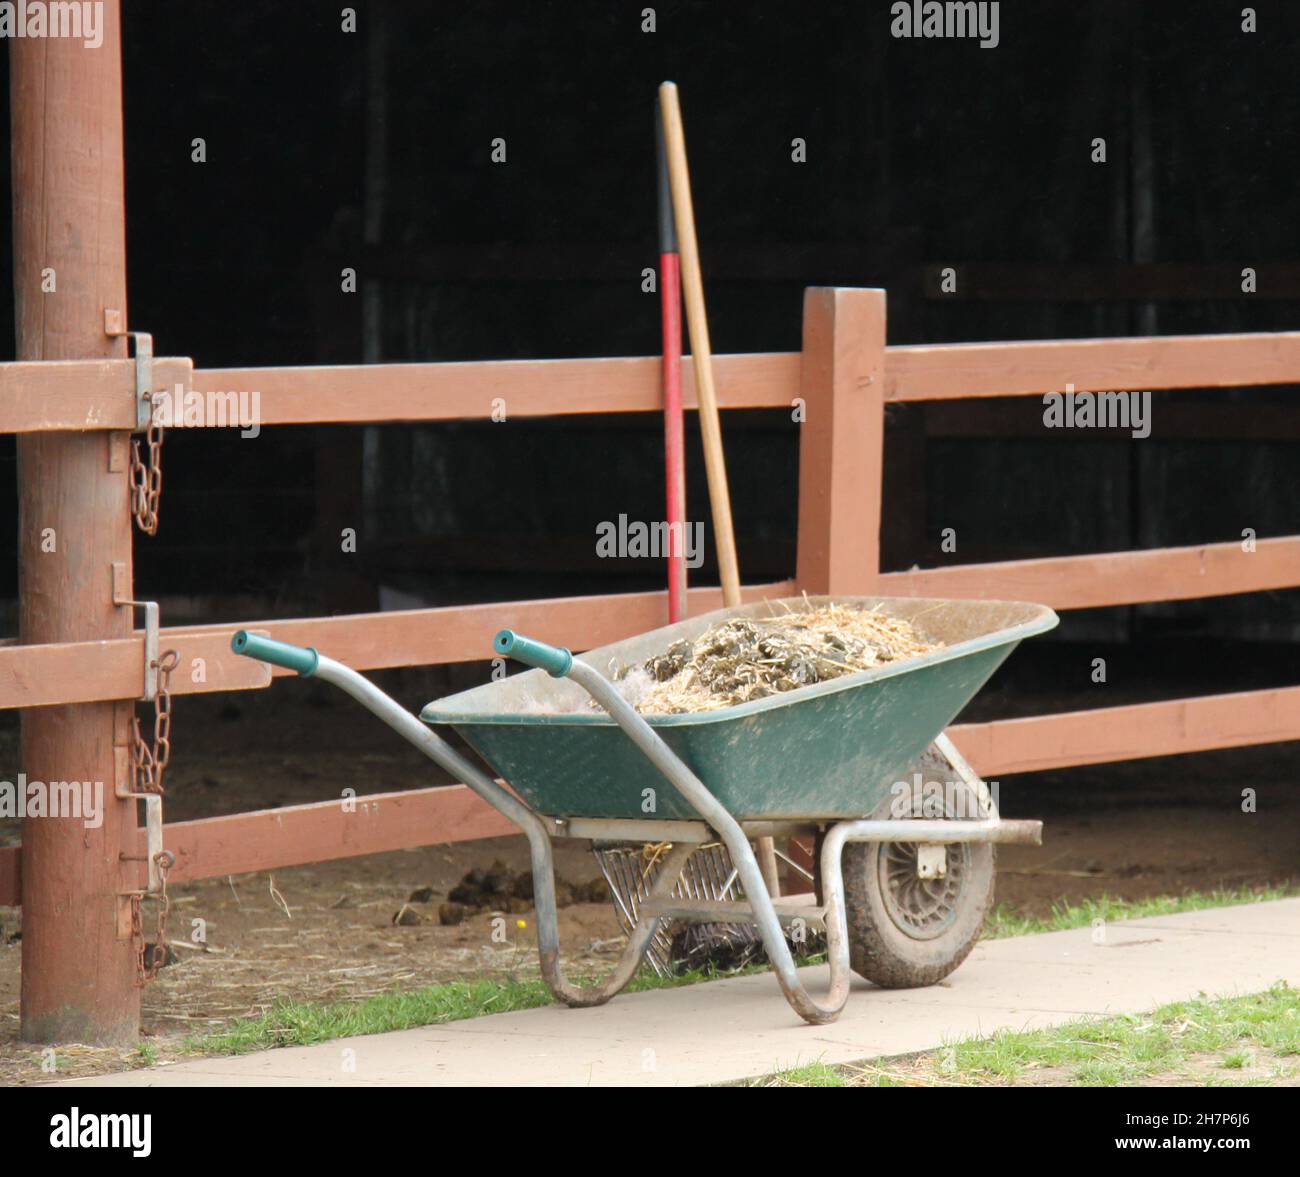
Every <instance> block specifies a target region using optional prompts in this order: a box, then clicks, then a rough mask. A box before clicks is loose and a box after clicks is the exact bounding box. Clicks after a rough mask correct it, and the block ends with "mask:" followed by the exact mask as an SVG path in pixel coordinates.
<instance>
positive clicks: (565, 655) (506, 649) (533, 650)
mask: <svg viewBox="0 0 1300 1177" xmlns="http://www.w3.org/2000/svg"><path fill="white" fill-rule="evenodd" d="M492 648H493V649H494V650H496V652H497V653H498V654H504V655H505V656H506V657H507V658H514V659H515V660H516V661H519V662H522V663H523V664H524V665H525V666H534V667H536V668H537V669H538V670H544V671H546V673H547V674H549V675H550V676H551V677H552V678H563V677H564V676H565V675H566V674H568V673H569V670H570V668H571V667H572V666H573V655H572V654H571V653H570V652H569V651H568V650H566V649H564V647H562V646H548V645H547V644H546V643H545V642H539V641H538V640H537V639H536V638H526V637H524V635H523V634H521V633H515V631H514V630H513V629H503V630H502V631H501V632H500V633H499V634H497V636H496V637H495V638H494V639H493V640H492Z"/></svg>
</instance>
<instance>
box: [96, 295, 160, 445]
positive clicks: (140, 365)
mask: <svg viewBox="0 0 1300 1177" xmlns="http://www.w3.org/2000/svg"><path fill="white" fill-rule="evenodd" d="M123 318H124V316H123V314H122V312H121V311H117V310H105V311H104V334H105V335H108V336H111V337H112V338H114V339H120V338H122V337H123V336H125V337H126V338H127V339H129V340H130V341H131V343H132V345H133V346H134V358H135V429H133V430H132V432H133V433H143V432H144V431H145V430H146V429H148V428H149V422H150V420H151V419H152V417H153V336H152V335H150V334H149V332H147V331H128V330H127V329H126V324H125V323H124V322H123V321H122V320H123Z"/></svg>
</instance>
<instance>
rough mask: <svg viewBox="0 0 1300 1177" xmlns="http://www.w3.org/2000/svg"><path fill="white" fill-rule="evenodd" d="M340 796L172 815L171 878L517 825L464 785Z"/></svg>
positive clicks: (488, 833)
mask: <svg viewBox="0 0 1300 1177" xmlns="http://www.w3.org/2000/svg"><path fill="white" fill-rule="evenodd" d="M347 804H348V805H350V806H352V810H351V812H349V811H348V810H346V809H345V808H344V802H343V801H339V800H334V801H321V802H316V803H313V804H310V805H289V806H285V807H284V808H283V809H270V810H258V811H256V812H253V813H235V814H230V815H228V816H225V817H208V818H201V819H199V820H197V821H184V822H174V823H172V824H170V825H168V826H166V827H165V834H164V844H165V845H166V846H167V848H168V849H169V850H171V851H173V852H174V853H175V854H176V866H175V868H174V869H173V870H172V872H171V878H172V879H173V880H175V881H177V882H184V881H187V880H192V879H212V878H220V877H221V876H223V875H238V874H246V873H247V872H249V871H260V870H279V869H280V868H281V867H286V866H299V865H301V864H303V863H308V862H327V861H329V860H331V859H335V858H353V857H356V856H357V855H361V854H381V853H383V852H385V851H388V850H403V849H405V848H407V847H409V846H434V845H442V844H444V843H448V842H468V841H472V840H474V839H475V838H498V837H502V836H505V835H509V834H518V833H519V832H520V831H519V827H518V826H516V825H514V824H512V823H511V822H509V821H507V820H506V819H505V818H504V817H502V816H501V814H499V813H498V812H497V811H496V810H495V809H493V808H492V807H491V806H490V805H488V804H487V802H485V801H482V800H480V799H479V797H478V796H477V794H475V793H474V792H472V791H471V790H470V789H468V788H466V787H465V786H464V785H446V786H441V787H437V788H430V789H416V790H411V791H408V792H402V793H376V794H372V795H370V796H365V797H357V798H355V799H352V800H350V801H349V802H347ZM139 844H140V846H141V847H143V845H144V832H143V831H141V833H140V843H139Z"/></svg>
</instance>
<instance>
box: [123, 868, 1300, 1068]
mask: <svg viewBox="0 0 1300 1177" xmlns="http://www.w3.org/2000/svg"><path fill="white" fill-rule="evenodd" d="M1293 894H1295V891H1294V889H1292V890H1286V889H1282V888H1270V889H1265V890H1250V889H1248V888H1240V889H1237V890H1227V891H1209V892H1193V893H1191V894H1188V895H1181V896H1160V897H1157V898H1154V899H1140V900H1124V899H1112V898H1110V897H1108V896H1102V897H1100V898H1098V899H1086V900H1083V901H1082V902H1080V903H1078V904H1065V903H1061V904H1058V905H1056V906H1054V907H1053V909H1052V914H1051V915H1050V916H1048V917H1047V918H1046V919H1035V918H1031V917H1027V916H1022V915H1019V914H1017V913H1016V912H1014V911H1011V910H1009V909H1007V908H1005V907H1001V906H999V907H997V908H995V909H994V911H993V912H992V913H991V914H990V916H989V922H988V924H987V926H986V928H985V936H986V937H989V938H993V939H998V938H1001V937H1005V936H1022V935H1029V934H1032V933H1036V932H1056V931H1062V930H1064V929H1068V928H1082V927H1088V926H1090V925H1091V924H1092V922H1093V920H1095V919H1098V918H1100V919H1105V920H1116V919H1133V918H1139V917H1143V916H1155V915H1170V914H1173V913H1175V912H1180V911H1200V910H1202V909H1204V908H1207V907H1226V906H1230V905H1233V904H1241V903H1262V902H1265V901H1267V900H1270V899H1283V898H1287V897H1288V896H1290V895H1293ZM820 959H821V958H810V959H809V960H808V961H805V962H803V963H816V961H818V960H820ZM765 968H766V966H763V965H759V966H751V967H749V968H746V969H742V970H740V972H739V973H736V972H726V973H724V972H719V971H716V970H712V969H709V970H696V971H692V972H688V973H685V974H683V975H681V976H678V977H671V978H661V977H659V976H657V975H655V974H654V973H652V972H650V971H649V970H643V971H642V972H640V973H639V974H638V975H637V976H636V977H635V978H633V980H632V982H631V984H630V985H628V988H627V991H628V992H638V991H643V990H647V989H666V988H673V987H676V986H679V985H694V984H698V983H700V982H704V981H712V980H717V979H718V978H720V977H723V976H738V975H745V974H748V973H754V972H761V971H764V970H765ZM584 983H586V982H584ZM551 1001H552V998H551V995H550V992H549V991H548V990H547V988H546V986H545V985H544V984H543V982H542V981H541V979H540V978H512V977H501V978H497V977H490V978H484V979H482V980H473V981H452V982H448V983H446V984H440V985H428V986H425V987H423V988H420V989H415V990H410V991H407V992H398V991H394V992H392V993H381V994H377V995H375V996H373V997H369V998H366V999H365V1000H364V1001H339V1002H297V1001H281V1002H277V1003H276V1004H275V1005H273V1006H272V1007H271V1008H270V1009H269V1010H267V1011H266V1013H264V1014H262V1015H260V1016H258V1017H254V1018H242V1019H239V1020H238V1021H234V1022H231V1023H230V1024H229V1025H227V1026H225V1027H223V1028H222V1029H220V1030H216V1031H213V1032H211V1033H207V1034H201V1035H194V1036H192V1037H190V1038H188V1039H186V1041H185V1043H184V1047H183V1048H184V1050H185V1051H186V1052H187V1053H192V1054H246V1053H248V1052H250V1051H254V1050H269V1049H271V1048H273V1047H277V1046H307V1045H311V1044H312V1043H316V1042H327V1041H329V1040H331V1039H334V1038H352V1037H356V1036H358V1035H361V1034H382V1033H386V1032H388V1031H390V1030H409V1029H413V1028H414V1027H416V1026H432V1025H439V1024H441V1023H443V1022H456V1021H463V1020H465V1019H467V1018H476V1017H481V1016H483V1015H484V1014H495V1013H507V1012H510V1011H513V1010H523V1009H536V1008H537V1007H539V1006H543V1005H549V1004H550V1003H551ZM146 1065H147V1064H146ZM807 1085H809V1086H825V1085H826V1084H807Z"/></svg>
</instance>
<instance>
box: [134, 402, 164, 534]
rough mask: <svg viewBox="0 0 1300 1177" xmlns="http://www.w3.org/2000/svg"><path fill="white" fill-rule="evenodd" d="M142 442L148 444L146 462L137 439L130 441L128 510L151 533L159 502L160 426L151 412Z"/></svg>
mask: <svg viewBox="0 0 1300 1177" xmlns="http://www.w3.org/2000/svg"><path fill="white" fill-rule="evenodd" d="M145 443H146V444H147V445H148V447H149V462H148V464H147V465H146V464H145V462H144V460H143V459H142V458H141V457H140V441H139V439H138V438H137V439H134V440H133V441H132V442H131V510H132V512H133V513H134V515H135V522H136V526H137V527H139V528H140V530H141V531H143V532H144V534H145V535H154V534H156V533H157V531H158V503H159V500H160V499H161V498H162V447H163V427H162V426H161V425H160V424H158V422H157V421H156V420H154V418H153V416H152V415H151V416H150V418H149V428H148V429H147V430H146V431H145Z"/></svg>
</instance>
